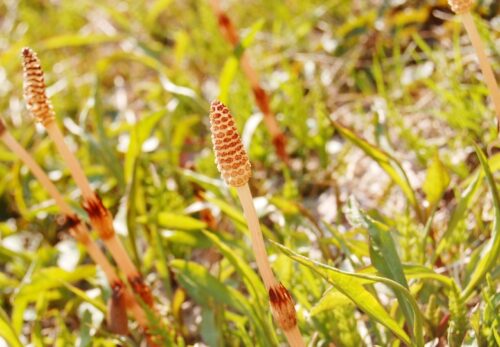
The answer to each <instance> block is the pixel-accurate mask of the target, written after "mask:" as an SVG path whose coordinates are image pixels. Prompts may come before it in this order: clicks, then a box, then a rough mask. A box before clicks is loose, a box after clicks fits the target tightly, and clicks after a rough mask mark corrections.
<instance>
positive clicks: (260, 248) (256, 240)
mask: <svg viewBox="0 0 500 347" xmlns="http://www.w3.org/2000/svg"><path fill="white" fill-rule="evenodd" d="M236 189H237V191H238V196H239V198H240V201H241V205H242V206H243V211H244V213H245V217H246V219H247V223H248V229H249V231H250V236H251V238H252V248H253V252H254V254H255V260H256V262H257V268H258V269H259V273H260V275H261V277H262V280H263V281H264V285H265V286H266V289H267V290H268V291H269V289H270V288H272V287H274V286H275V285H277V284H278V281H277V280H276V277H275V276H274V274H273V271H272V270H271V265H270V264H269V259H268V256H267V252H266V246H265V244H264V238H263V237H262V231H261V229H260V223H259V218H258V217H257V212H256V211H255V207H254V204H253V199H252V193H251V192H250V187H249V186H248V183H247V184H245V185H243V186H241V187H237V188H236Z"/></svg>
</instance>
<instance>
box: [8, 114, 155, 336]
mask: <svg viewBox="0 0 500 347" xmlns="http://www.w3.org/2000/svg"><path fill="white" fill-rule="evenodd" d="M0 122H2V120H1V119H0ZM2 124H3V122H2ZM0 139H1V140H2V142H3V143H4V144H5V145H6V146H7V147H8V148H9V149H10V150H11V151H12V152H13V153H15V154H16V155H17V156H18V157H19V159H21V161H22V162H23V163H24V164H25V165H26V166H27V167H28V168H29V169H30V170H31V172H32V173H33V175H34V176H35V178H36V179H37V180H38V181H39V182H40V184H41V185H42V186H43V187H44V188H45V190H46V191H47V192H48V193H49V195H50V196H51V197H52V199H54V201H55V203H56V205H57V206H58V207H59V209H60V210H61V212H62V213H63V214H64V215H66V217H67V218H69V219H71V222H72V225H71V227H70V233H71V234H72V235H73V236H74V237H75V238H76V239H77V240H78V241H79V242H80V243H82V245H83V246H84V247H85V248H86V250H87V253H88V254H89V256H90V258H91V259H92V260H93V261H94V263H96V264H97V265H98V266H99V267H100V268H101V269H102V270H103V272H104V274H105V275H106V279H107V280H108V283H109V285H110V286H111V287H115V286H121V287H123V288H124V293H125V295H126V297H127V306H128V307H129V309H130V311H131V313H132V315H133V316H134V318H135V320H136V321H137V322H138V323H139V325H140V326H141V327H142V328H143V329H147V328H148V321H147V319H146V314H145V313H144V310H143V309H142V307H140V305H139V304H138V303H137V301H136V300H135V298H134V296H133V295H132V294H131V293H130V291H128V289H127V288H126V287H125V286H124V285H123V284H122V281H121V279H120V278H119V277H118V275H117V274H116V272H115V270H114V268H113V266H112V265H111V264H110V262H109V261H108V259H107V258H106V256H105V255H104V253H103V252H102V251H101V249H100V248H99V246H98V245H97V244H96V243H95V242H94V240H92V238H90V235H89V231H88V229H87V227H86V225H85V223H83V222H81V221H80V220H79V219H78V218H77V217H76V216H75V215H74V212H73V210H72V209H71V207H70V206H69V204H68V203H67V202H66V201H65V200H64V198H63V196H62V195H61V193H60V192H59V191H58V190H57V188H56V186H55V185H54V183H52V181H51V180H50V178H49V177H48V176H47V174H46V173H45V172H44V171H43V169H42V168H41V167H40V166H39V165H38V164H37V163H36V161H35V160H34V159H33V157H32V156H31V155H30V154H29V153H28V151H26V150H25V149H24V148H23V147H22V146H21V145H20V144H19V142H17V140H16V139H15V138H14V137H13V136H12V135H11V134H10V133H9V132H8V131H6V130H5V128H2V132H1V133H0Z"/></svg>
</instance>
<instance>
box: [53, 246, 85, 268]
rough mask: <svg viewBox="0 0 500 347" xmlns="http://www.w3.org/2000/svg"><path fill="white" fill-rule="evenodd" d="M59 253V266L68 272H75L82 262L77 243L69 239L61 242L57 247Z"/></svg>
mask: <svg viewBox="0 0 500 347" xmlns="http://www.w3.org/2000/svg"><path fill="white" fill-rule="evenodd" d="M56 248H57V250H58V251H59V256H58V258H57V265H58V266H59V267H60V268H62V269H63V270H66V271H73V270H74V269H75V268H76V266H77V265H78V261H79V260H80V251H79V250H78V247H77V244H76V241H75V240H73V239H68V240H64V241H61V242H59V243H58V244H57V246H56Z"/></svg>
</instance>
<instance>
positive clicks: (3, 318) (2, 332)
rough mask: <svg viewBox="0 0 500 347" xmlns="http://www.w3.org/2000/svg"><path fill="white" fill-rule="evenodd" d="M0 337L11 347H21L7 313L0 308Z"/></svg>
mask: <svg viewBox="0 0 500 347" xmlns="http://www.w3.org/2000/svg"><path fill="white" fill-rule="evenodd" d="M0 336H2V337H3V338H4V339H5V340H6V341H7V343H8V344H9V345H10V346H11V347H23V344H22V343H21V341H19V338H18V337H17V335H16V333H15V331H14V329H13V328H12V326H11V324H10V322H9V317H8V316H7V313H5V311H4V310H3V308H1V307H0Z"/></svg>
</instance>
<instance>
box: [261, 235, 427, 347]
mask: <svg viewBox="0 0 500 347" xmlns="http://www.w3.org/2000/svg"><path fill="white" fill-rule="evenodd" d="M271 242H272V241H271ZM273 244H274V245H275V246H276V247H278V248H279V249H280V251H282V252H283V253H284V254H285V255H287V256H288V257H290V258H291V259H293V260H295V261H297V262H299V263H301V264H302V265H305V266H307V267H308V268H310V269H312V270H313V271H314V272H316V273H317V274H318V275H320V276H322V277H323V278H325V279H326V280H327V281H328V282H329V283H330V284H331V285H333V286H334V287H335V288H336V289H337V290H339V291H340V292H341V293H342V294H344V295H345V296H347V297H348V298H350V299H351V300H352V301H353V302H354V303H355V304H356V305H357V306H358V307H359V308H360V309H361V310H362V311H364V312H365V313H366V314H368V315H369V316H370V317H371V318H373V319H374V320H376V321H377V322H379V323H380V324H382V325H383V326H385V327H386V328H388V329H389V330H391V331H392V332H393V333H394V335H396V336H397V337H398V338H399V339H401V341H402V342H403V343H405V344H407V345H412V346H419V347H421V346H423V345H424V344H423V341H421V340H420V339H417V341H415V342H412V341H411V340H410V338H409V337H408V335H407V334H406V332H405V331H404V330H403V329H402V328H401V327H400V326H399V323H398V322H397V321H396V320H395V319H394V318H392V317H391V316H390V315H389V313H387V311H386V310H385V308H384V307H383V306H382V305H381V304H380V303H379V301H378V300H377V298H376V297H375V296H373V295H372V293H371V292H369V291H368V290H367V289H366V288H365V287H364V285H366V284H373V283H376V282H380V283H384V284H386V285H388V286H389V287H391V288H392V289H395V290H399V291H400V292H401V293H404V294H405V297H406V298H407V299H408V300H409V302H411V304H412V308H413V310H414V312H415V327H414V331H415V332H417V333H416V334H415V335H416V336H419V335H421V334H419V333H418V331H420V332H422V329H423V327H422V317H421V315H420V312H419V310H418V306H417V304H416V302H415V300H414V299H413V297H412V296H411V294H410V293H409V292H408V290H407V289H406V288H405V287H403V286H401V285H400V284H399V283H396V282H394V281H392V280H389V279H387V278H383V277H378V276H373V275H366V274H357V273H349V272H345V271H342V270H338V269H336V268H334V267H331V266H328V265H325V264H322V263H319V262H316V261H313V260H311V259H309V258H306V257H304V256H302V255H299V254H297V253H295V252H293V251H292V250H290V249H288V248H287V247H285V246H283V245H280V244H278V243H276V242H273Z"/></svg>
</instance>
